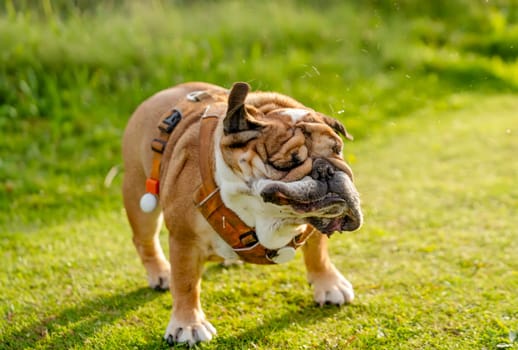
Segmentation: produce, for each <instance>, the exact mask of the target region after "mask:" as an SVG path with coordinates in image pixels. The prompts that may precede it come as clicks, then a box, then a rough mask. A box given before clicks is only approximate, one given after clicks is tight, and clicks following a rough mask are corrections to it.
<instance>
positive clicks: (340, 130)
mask: <svg viewBox="0 0 518 350" xmlns="http://www.w3.org/2000/svg"><path fill="white" fill-rule="evenodd" d="M320 116H321V117H322V119H324V122H325V123H326V124H327V125H329V126H330V127H331V128H333V130H334V131H335V132H336V133H337V134H340V135H343V136H344V137H345V138H346V139H348V140H351V141H352V140H354V137H353V135H351V134H349V133H348V132H347V129H346V128H345V126H344V125H343V124H342V123H340V122H339V121H338V120H336V119H334V118H331V117H328V116H327V115H324V114H320Z"/></svg>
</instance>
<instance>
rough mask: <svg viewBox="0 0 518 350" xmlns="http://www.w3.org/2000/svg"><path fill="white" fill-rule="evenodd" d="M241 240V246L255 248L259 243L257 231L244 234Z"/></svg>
mask: <svg viewBox="0 0 518 350" xmlns="http://www.w3.org/2000/svg"><path fill="white" fill-rule="evenodd" d="M239 240H240V241H241V244H242V245H244V246H245V247H251V246H254V245H255V244H256V243H257V242H259V240H258V239H257V236H256V234H255V231H248V232H246V233H243V234H242V235H241V236H239Z"/></svg>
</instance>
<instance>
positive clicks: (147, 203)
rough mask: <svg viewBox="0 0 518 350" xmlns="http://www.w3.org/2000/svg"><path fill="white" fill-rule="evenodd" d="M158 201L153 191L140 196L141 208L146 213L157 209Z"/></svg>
mask: <svg viewBox="0 0 518 350" xmlns="http://www.w3.org/2000/svg"><path fill="white" fill-rule="evenodd" d="M157 203H158V201H157V199H156V196H155V195H154V194H152V193H146V194H144V195H143V196H142V197H141V198H140V209H142V211H143V212H144V213H151V212H152V211H153V210H155V208H156V205H157Z"/></svg>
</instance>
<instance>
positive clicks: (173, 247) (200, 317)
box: [164, 236, 216, 346]
mask: <svg viewBox="0 0 518 350" xmlns="http://www.w3.org/2000/svg"><path fill="white" fill-rule="evenodd" d="M169 249H170V255H171V293H172V295H173V311H172V315H171V319H170V321H169V324H168V326H167V329H166V332H165V335H164V338H165V340H166V341H167V343H168V344H169V345H171V346H172V345H174V344H175V343H188V344H189V346H193V345H194V344H196V343H198V342H202V341H209V340H211V339H212V336H213V335H215V334H216V329H215V328H214V327H213V326H212V324H210V322H208V321H207V319H206V318H205V314H204V313H203V310H202V308H201V303H200V292H201V275H202V270H203V259H202V256H201V254H200V251H199V250H198V249H197V248H196V247H193V245H192V244H183V245H182V244H181V242H178V241H177V240H175V239H174V238H173V237H172V236H171V237H170V239H169Z"/></svg>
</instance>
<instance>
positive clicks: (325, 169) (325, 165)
mask: <svg viewBox="0 0 518 350" xmlns="http://www.w3.org/2000/svg"><path fill="white" fill-rule="evenodd" d="M334 175H335V168H334V167H333V166H332V165H331V163H329V162H328V161H327V160H325V159H323V158H317V159H316V160H314V161H313V169H312V170H311V177H312V178H313V179H315V180H317V181H322V182H327V181H329V180H330V179H331V178H332V177H333V176H334Z"/></svg>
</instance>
